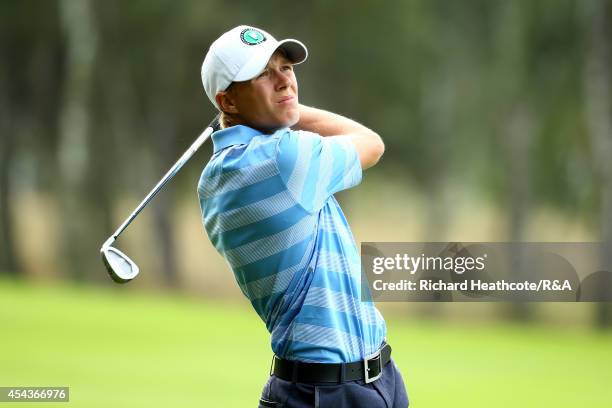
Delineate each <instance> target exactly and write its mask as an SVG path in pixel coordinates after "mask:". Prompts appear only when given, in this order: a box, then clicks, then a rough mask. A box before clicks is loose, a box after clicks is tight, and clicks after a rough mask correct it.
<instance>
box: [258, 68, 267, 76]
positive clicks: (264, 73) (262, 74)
mask: <svg viewBox="0 0 612 408" xmlns="http://www.w3.org/2000/svg"><path fill="white" fill-rule="evenodd" d="M267 75H268V69H267V68H266V69H264V71H263V72H262V73H261V74H259V75H258V76H257V78H263V77H265V76H267Z"/></svg>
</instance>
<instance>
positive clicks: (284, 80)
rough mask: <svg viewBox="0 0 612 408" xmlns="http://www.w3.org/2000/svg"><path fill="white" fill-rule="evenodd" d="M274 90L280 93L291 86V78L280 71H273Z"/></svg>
mask: <svg viewBox="0 0 612 408" xmlns="http://www.w3.org/2000/svg"><path fill="white" fill-rule="evenodd" d="M274 76H275V88H276V90H277V91H282V90H283V89H285V88H287V87H288V86H289V85H291V76H290V75H289V73H285V72H283V71H280V70H274Z"/></svg>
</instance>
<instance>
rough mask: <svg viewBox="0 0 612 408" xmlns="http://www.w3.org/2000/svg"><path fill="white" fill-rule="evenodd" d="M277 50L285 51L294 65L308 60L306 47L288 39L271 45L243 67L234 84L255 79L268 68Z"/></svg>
mask: <svg viewBox="0 0 612 408" xmlns="http://www.w3.org/2000/svg"><path fill="white" fill-rule="evenodd" d="M277 49H282V50H284V51H285V53H286V54H287V58H289V61H291V63H292V64H301V63H302V62H304V61H306V58H308V50H307V49H306V46H305V45H304V44H302V43H301V42H300V41H298V40H293V39H287V40H282V41H279V42H278V43H276V44H275V43H271V46H270V47H268V49H266V50H262V52H258V53H257V54H256V55H254V56H253V58H251V59H250V60H249V61H248V62H247V63H246V64H245V65H244V66H243V67H242V69H241V70H240V71H239V72H238V73H237V74H236V76H235V77H234V79H233V82H241V81H248V80H250V79H253V78H255V77H256V76H257V75H259V74H260V73H261V72H262V71H263V70H264V68H266V65H268V61H269V60H270V57H271V56H272V54H274V52H275V51H276V50H277Z"/></svg>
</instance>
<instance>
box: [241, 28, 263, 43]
mask: <svg viewBox="0 0 612 408" xmlns="http://www.w3.org/2000/svg"><path fill="white" fill-rule="evenodd" d="M240 39H241V40H242V42H243V43H245V44H247V45H257V44H260V43H262V42H264V41H266V37H265V36H264V35H263V34H262V33H261V31H258V30H255V29H254V28H247V29H246V30H244V31H242V32H241V33H240Z"/></svg>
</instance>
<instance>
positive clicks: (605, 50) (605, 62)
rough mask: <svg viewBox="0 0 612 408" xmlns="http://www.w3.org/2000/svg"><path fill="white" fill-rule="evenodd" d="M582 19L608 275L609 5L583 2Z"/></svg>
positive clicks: (611, 154) (600, 321) (611, 257)
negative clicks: (585, 41)
mask: <svg viewBox="0 0 612 408" xmlns="http://www.w3.org/2000/svg"><path fill="white" fill-rule="evenodd" d="M582 5H583V7H584V8H583V11H584V13H583V19H584V27H585V29H586V32H587V45H586V58H585V69H584V71H583V74H584V80H583V84H584V100H585V108H586V120H587V128H588V132H589V138H590V141H591V143H590V144H591V150H592V156H593V161H594V166H595V172H596V175H597V178H598V183H599V186H600V194H601V201H600V209H599V211H600V218H599V221H600V225H601V231H600V234H601V242H602V244H603V245H602V253H601V257H602V264H603V265H604V267H607V268H608V269H607V271H608V272H612V270H610V265H612V159H611V158H612V119H611V117H610V116H611V115H612V110H611V107H612V106H611V104H612V100H611V96H610V85H611V81H610V72H611V71H610V70H611V69H612V63H611V61H610V50H609V45H608V44H609V40H608V39H609V38H610V32H609V31H607V30H609V28H608V27H609V24H608V23H609V21H610V18H612V15H611V11H612V10H611V9H610V3H609V2H608V1H603V0H590V1H584V2H583V3H582ZM600 288H601V290H602V292H607V293H611V292H612V282H610V280H609V279H608V282H606V283H604V284H602V285H601V286H600ZM596 308H597V309H596V312H595V325H596V326H598V327H600V328H604V327H610V326H612V304H610V303H605V302H601V303H597V306H596Z"/></svg>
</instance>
